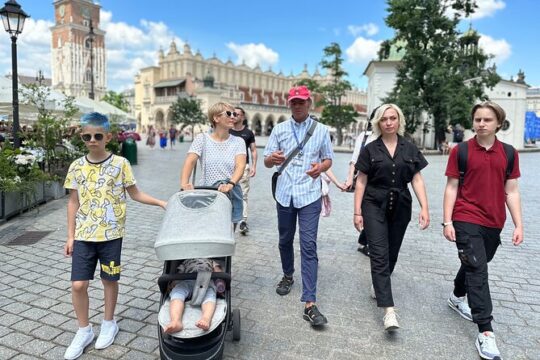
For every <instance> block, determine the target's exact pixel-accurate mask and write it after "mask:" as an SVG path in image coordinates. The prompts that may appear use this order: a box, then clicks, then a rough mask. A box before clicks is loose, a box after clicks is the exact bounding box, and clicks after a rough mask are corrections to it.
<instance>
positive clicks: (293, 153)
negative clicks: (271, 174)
mask: <svg viewBox="0 0 540 360" xmlns="http://www.w3.org/2000/svg"><path fill="white" fill-rule="evenodd" d="M316 127H317V121H315V120H313V123H312V124H311V126H310V127H309V129H308V131H307V133H306V136H305V137H304V140H302V146H297V147H296V148H295V149H294V150H293V151H292V152H291V153H290V154H289V156H288V157H287V159H286V160H285V162H284V163H283V165H281V168H280V169H279V170H278V173H279V174H280V175H281V173H282V172H283V170H285V168H286V167H287V165H289V163H290V162H291V160H292V159H293V158H294V157H295V156H296V154H298V153H299V152H300V148H303V147H304V145H306V143H307V141H308V140H309V138H310V137H311V135H313V132H315V128H316Z"/></svg>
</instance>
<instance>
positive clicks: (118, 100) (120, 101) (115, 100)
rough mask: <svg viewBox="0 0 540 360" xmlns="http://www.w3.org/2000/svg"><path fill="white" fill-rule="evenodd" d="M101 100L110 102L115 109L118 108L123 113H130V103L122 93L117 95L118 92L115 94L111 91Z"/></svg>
mask: <svg viewBox="0 0 540 360" xmlns="http://www.w3.org/2000/svg"><path fill="white" fill-rule="evenodd" d="M101 100H103V101H105V102H108V103H109V104H111V105H112V106H114V107H116V108H118V109H120V110H122V111H125V112H128V111H129V103H128V102H127V100H126V99H125V98H124V95H123V94H121V93H117V92H114V91H112V90H109V91H107V93H106V94H105V96H103V97H102V98H101Z"/></svg>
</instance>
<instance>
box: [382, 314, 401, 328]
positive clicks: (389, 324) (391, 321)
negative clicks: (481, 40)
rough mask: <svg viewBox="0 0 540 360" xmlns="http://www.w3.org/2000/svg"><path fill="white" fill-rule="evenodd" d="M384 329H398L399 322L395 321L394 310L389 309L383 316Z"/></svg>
mask: <svg viewBox="0 0 540 360" xmlns="http://www.w3.org/2000/svg"><path fill="white" fill-rule="evenodd" d="M383 321H384V330H386V331H393V330H397V329H399V323H398V321H397V314H396V312H395V311H390V312H389V313H387V314H386V315H384V317H383Z"/></svg>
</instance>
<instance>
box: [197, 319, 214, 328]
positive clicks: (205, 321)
mask: <svg viewBox="0 0 540 360" xmlns="http://www.w3.org/2000/svg"><path fill="white" fill-rule="evenodd" d="M210 322H211V320H208V319H205V318H200V319H199V320H198V321H197V322H196V323H195V326H197V327H198V328H200V329H203V330H208V329H210Z"/></svg>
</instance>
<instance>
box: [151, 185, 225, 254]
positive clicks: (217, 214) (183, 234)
mask: <svg viewBox="0 0 540 360" xmlns="http://www.w3.org/2000/svg"><path fill="white" fill-rule="evenodd" d="M231 212H232V205H231V201H230V200H229V198H228V197H227V195H225V194H223V193H221V192H219V191H215V190H189V191H181V192H177V193H176V194H174V195H173V196H171V198H170V199H169V201H168V203H167V210H166V211H165V217H164V218H163V222H162V224H161V229H160V231H159V234H158V237H157V239H156V242H155V244H154V249H155V251H156V255H157V257H158V259H159V260H162V261H166V260H177V259H178V260H181V259H191V258H200V257H204V258H210V257H222V256H232V255H234V249H235V242H234V234H233V229H232V224H231Z"/></svg>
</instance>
